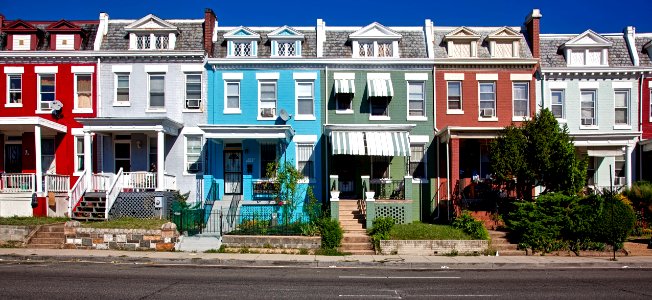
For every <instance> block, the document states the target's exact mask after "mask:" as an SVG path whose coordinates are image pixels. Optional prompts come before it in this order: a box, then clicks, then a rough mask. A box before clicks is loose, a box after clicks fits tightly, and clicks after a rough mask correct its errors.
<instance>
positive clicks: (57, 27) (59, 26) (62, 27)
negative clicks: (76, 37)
mask: <svg viewBox="0 0 652 300" xmlns="http://www.w3.org/2000/svg"><path fill="white" fill-rule="evenodd" d="M45 30H46V31H49V32H78V31H81V30H82V29H81V28H80V27H79V26H77V25H75V24H72V23H70V22H68V21H66V20H60V21H59V22H56V23H53V24H51V25H50V26H48V27H46V28H45Z"/></svg>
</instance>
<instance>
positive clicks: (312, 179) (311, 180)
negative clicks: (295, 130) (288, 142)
mask: <svg viewBox="0 0 652 300" xmlns="http://www.w3.org/2000/svg"><path fill="white" fill-rule="evenodd" d="M294 140H295V141H294V142H295V143H294V144H295V146H294V154H295V157H296V159H295V160H294V161H295V163H294V167H295V168H296V169H297V170H299V146H308V145H309V146H311V147H312V155H311V157H312V176H310V177H308V178H306V177H303V178H301V179H299V181H298V183H316V182H317V167H316V164H317V159H316V158H315V143H316V142H314V141H311V140H301V139H299V140H297V139H296V136H295V139H294Z"/></svg>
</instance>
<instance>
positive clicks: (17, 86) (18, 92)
mask: <svg viewBox="0 0 652 300" xmlns="http://www.w3.org/2000/svg"><path fill="white" fill-rule="evenodd" d="M7 81H8V85H7V86H8V88H7V103H9V104H21V103H23V88H22V81H23V80H22V75H21V74H9V75H7Z"/></svg>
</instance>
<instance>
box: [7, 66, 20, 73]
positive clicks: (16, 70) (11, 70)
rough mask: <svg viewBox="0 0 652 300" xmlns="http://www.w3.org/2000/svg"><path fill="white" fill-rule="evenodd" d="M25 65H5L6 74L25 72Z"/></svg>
mask: <svg viewBox="0 0 652 300" xmlns="http://www.w3.org/2000/svg"><path fill="white" fill-rule="evenodd" d="M23 73H25V67H5V74H23Z"/></svg>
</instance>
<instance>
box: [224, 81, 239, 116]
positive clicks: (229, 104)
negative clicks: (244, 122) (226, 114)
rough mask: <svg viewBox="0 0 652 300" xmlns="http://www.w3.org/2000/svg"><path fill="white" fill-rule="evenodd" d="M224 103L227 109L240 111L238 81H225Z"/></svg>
mask: <svg viewBox="0 0 652 300" xmlns="http://www.w3.org/2000/svg"><path fill="white" fill-rule="evenodd" d="M225 84H226V89H225V90H226V105H225V108H226V110H227V111H229V110H230V111H233V112H240V82H239V81H227V82H226V83H225Z"/></svg>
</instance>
